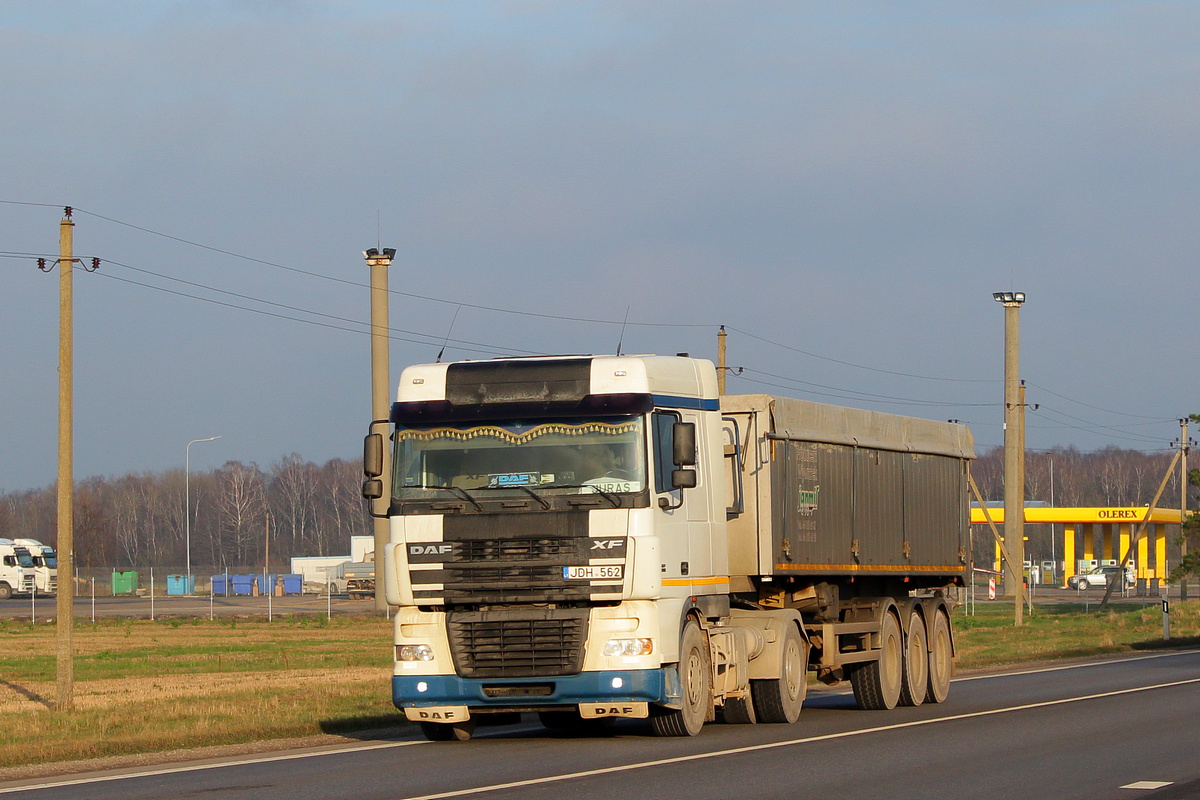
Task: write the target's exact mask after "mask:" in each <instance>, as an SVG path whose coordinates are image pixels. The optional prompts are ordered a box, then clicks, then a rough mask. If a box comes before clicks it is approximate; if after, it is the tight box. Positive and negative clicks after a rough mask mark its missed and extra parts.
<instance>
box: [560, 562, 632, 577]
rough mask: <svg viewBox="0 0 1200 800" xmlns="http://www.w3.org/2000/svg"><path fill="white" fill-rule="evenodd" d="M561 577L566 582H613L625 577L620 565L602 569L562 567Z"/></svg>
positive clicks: (623, 569)
mask: <svg viewBox="0 0 1200 800" xmlns="http://www.w3.org/2000/svg"><path fill="white" fill-rule="evenodd" d="M563 577H564V578H566V579H567V580H580V581H596V580H605V579H607V580H615V581H619V580H621V579H622V578H623V577H625V568H624V567H622V566H621V565H619V564H618V565H615V566H603V567H563Z"/></svg>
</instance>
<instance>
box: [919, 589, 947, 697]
mask: <svg viewBox="0 0 1200 800" xmlns="http://www.w3.org/2000/svg"><path fill="white" fill-rule="evenodd" d="M953 663H954V647H953V646H952V645H951V641H950V620H949V619H948V618H947V617H946V612H945V611H941V610H939V611H938V612H937V613H936V614H934V615H933V628H932V629H930V631H929V688H928V689H927V690H926V691H925V699H926V700H927V701H929V702H930V703H941V702H942V701H944V700H945V699H946V696H947V695H948V694H950V671H951V668H952V666H953Z"/></svg>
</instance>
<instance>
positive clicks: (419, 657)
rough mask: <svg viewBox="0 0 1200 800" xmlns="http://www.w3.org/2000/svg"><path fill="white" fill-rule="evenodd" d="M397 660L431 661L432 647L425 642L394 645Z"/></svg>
mask: <svg viewBox="0 0 1200 800" xmlns="http://www.w3.org/2000/svg"><path fill="white" fill-rule="evenodd" d="M396 660H397V661H433V648H432V647H430V646H429V645H427V644H398V645H396Z"/></svg>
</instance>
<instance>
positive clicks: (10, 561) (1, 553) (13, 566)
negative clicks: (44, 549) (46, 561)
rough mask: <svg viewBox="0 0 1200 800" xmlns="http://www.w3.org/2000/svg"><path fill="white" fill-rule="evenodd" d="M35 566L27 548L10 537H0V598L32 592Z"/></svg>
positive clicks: (34, 587) (33, 589)
mask: <svg viewBox="0 0 1200 800" xmlns="http://www.w3.org/2000/svg"><path fill="white" fill-rule="evenodd" d="M35 581H36V568H35V567H34V564H33V556H32V555H30V553H29V549H28V548H26V547H24V546H22V545H19V544H17V543H16V542H14V541H13V540H12V539H0V600H7V599H8V598H10V597H12V596H13V595H16V594H25V595H29V594H33V593H34V591H35V590H36V586H37V584H36V582H35Z"/></svg>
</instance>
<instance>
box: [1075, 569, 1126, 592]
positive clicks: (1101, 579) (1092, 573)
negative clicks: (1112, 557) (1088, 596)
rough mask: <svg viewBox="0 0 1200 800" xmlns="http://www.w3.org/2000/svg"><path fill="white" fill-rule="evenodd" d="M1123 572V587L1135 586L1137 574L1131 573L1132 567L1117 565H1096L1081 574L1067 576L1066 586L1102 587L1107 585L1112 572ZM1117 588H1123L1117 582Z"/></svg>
mask: <svg viewBox="0 0 1200 800" xmlns="http://www.w3.org/2000/svg"><path fill="white" fill-rule="evenodd" d="M1121 572H1124V573H1125V587H1129V586H1135V585H1136V584H1137V576H1136V575H1134V573H1133V567H1125V568H1121V567H1119V566H1110V567H1096V568H1095V569H1093V570H1089V571H1088V572H1085V573H1083V574H1082V575H1072V576H1071V577H1069V578H1067V586H1069V587H1070V588H1072V589H1090V588H1094V587H1099V588H1103V587H1105V586H1107V585H1108V581H1109V580H1110V579H1111V578H1112V576H1113V575H1114V574H1119V573H1121ZM1117 588H1118V589H1121V588H1124V587H1122V586H1121V585H1119V584H1118V586H1117Z"/></svg>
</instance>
